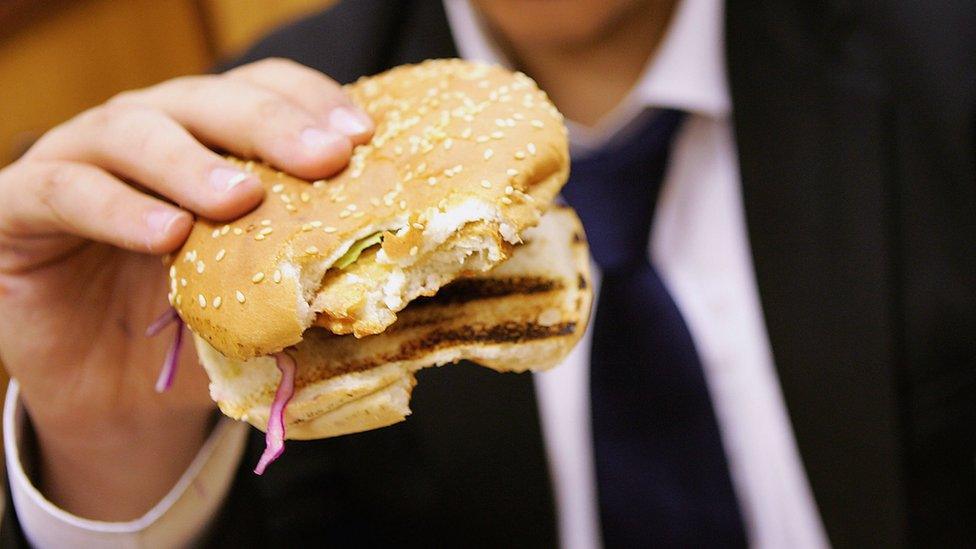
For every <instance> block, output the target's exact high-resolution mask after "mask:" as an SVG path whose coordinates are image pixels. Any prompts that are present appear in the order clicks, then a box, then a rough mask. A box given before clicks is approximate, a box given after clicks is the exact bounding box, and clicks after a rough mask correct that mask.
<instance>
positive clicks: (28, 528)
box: [0, 380, 248, 547]
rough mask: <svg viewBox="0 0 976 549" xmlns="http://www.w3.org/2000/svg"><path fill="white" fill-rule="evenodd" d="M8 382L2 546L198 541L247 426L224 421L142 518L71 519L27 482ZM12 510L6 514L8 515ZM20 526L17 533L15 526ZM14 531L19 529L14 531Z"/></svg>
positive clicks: (222, 494)
mask: <svg viewBox="0 0 976 549" xmlns="http://www.w3.org/2000/svg"><path fill="white" fill-rule="evenodd" d="M19 393H20V391H19V387H18V385H17V382H16V381H15V380H12V381H11V382H10V387H9V389H8V390H7V399H6V402H5V404H4V409H3V429H4V435H5V440H4V451H5V453H6V464H7V479H8V483H9V486H8V488H9V494H10V496H11V498H10V499H7V501H6V505H10V504H11V502H12V503H13V509H7V510H6V511H7V512H6V513H4V515H5V517H4V521H3V526H2V528H3V529H4V530H5V531H4V532H3V534H2V536H0V539H3V540H4V546H7V545H12V546H17V545H22V543H16V542H17V538H21V539H20V541H21V542H22V541H27V542H29V543H30V544H31V545H32V546H36V547H186V546H190V545H194V544H196V543H197V542H199V541H200V540H202V539H203V538H204V537H205V536H206V535H207V533H208V529H209V528H210V526H211V523H212V522H213V521H214V520H215V518H216V517H217V516H218V514H219V512H220V509H221V507H222V505H223V503H224V500H225V498H226V496H227V494H228V492H229V491H230V489H231V486H232V484H233V481H234V476H235V472H236V471H237V468H238V465H239V464H240V461H241V458H242V456H243V454H244V448H245V443H246V440H247V434H248V427H247V425H246V424H244V423H238V422H235V421H232V420H230V419H227V418H222V419H221V420H220V421H219V422H218V424H217V426H216V427H215V428H214V430H213V432H212V433H211V435H210V437H209V438H208V439H207V441H206V442H205V443H204V445H203V447H202V448H201V449H200V451H199V453H198V454H197V456H196V457H195V458H194V460H193V462H192V463H191V464H190V466H189V468H188V469H187V470H186V472H185V473H183V476H182V477H180V479H179V480H178V481H177V482H176V485H175V486H173V488H172V489H171V490H170V491H169V493H168V494H166V496H164V497H163V499H162V500H160V502H159V503H157V504H156V505H155V506H154V507H153V508H152V509H150V510H149V511H148V512H147V513H146V514H145V515H143V516H142V517H139V518H137V519H135V520H132V521H128V522H102V521H97V520H89V519H84V518H81V517H77V516H74V515H72V514H70V513H68V512H66V511H64V510H62V509H59V508H58V507H57V506H55V505H54V504H53V503H51V502H50V501H48V500H47V499H46V498H45V497H44V495H43V494H41V493H40V492H39V491H38V490H37V488H36V487H34V485H33V484H32V483H31V479H30V474H29V471H30V466H31V463H30V460H29V459H28V457H29V453H27V452H25V451H24V449H25V448H24V436H25V434H26V432H27V431H26V429H28V428H29V422H28V421H27V418H26V411H25V410H24V407H23V405H22V404H21V403H20V399H19ZM11 511H12V512H11ZM17 526H19V528H17ZM16 530H19V531H16Z"/></svg>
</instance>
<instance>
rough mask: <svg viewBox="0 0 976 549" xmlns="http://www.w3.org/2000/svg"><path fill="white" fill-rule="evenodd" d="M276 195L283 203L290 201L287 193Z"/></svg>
mask: <svg viewBox="0 0 976 549" xmlns="http://www.w3.org/2000/svg"><path fill="white" fill-rule="evenodd" d="M278 196H279V197H280V198H281V201H282V202H284V203H285V204H288V203H290V202H291V197H290V196H288V195H287V194H280V195H278Z"/></svg>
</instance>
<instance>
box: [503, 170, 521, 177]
mask: <svg viewBox="0 0 976 549" xmlns="http://www.w3.org/2000/svg"><path fill="white" fill-rule="evenodd" d="M505 173H507V174H508V176H509V177H515V176H516V175H518V174H519V171H518V170H516V169H515V168H509V169H507V170H505Z"/></svg>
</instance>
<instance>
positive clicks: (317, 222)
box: [309, 220, 322, 229]
mask: <svg viewBox="0 0 976 549" xmlns="http://www.w3.org/2000/svg"><path fill="white" fill-rule="evenodd" d="M309 225H311V226H312V227H315V228H316V229H318V228H319V227H321V226H322V222H321V221H317V220H316V221H312V222H310V223H309Z"/></svg>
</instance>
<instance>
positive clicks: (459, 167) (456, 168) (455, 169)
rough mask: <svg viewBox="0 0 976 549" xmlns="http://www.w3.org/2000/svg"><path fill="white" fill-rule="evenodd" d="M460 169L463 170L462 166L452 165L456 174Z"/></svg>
mask: <svg viewBox="0 0 976 549" xmlns="http://www.w3.org/2000/svg"><path fill="white" fill-rule="evenodd" d="M462 170H464V166H462V165H460V164H458V165H457V166H454V173H456V174H458V173H461V171H462Z"/></svg>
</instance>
